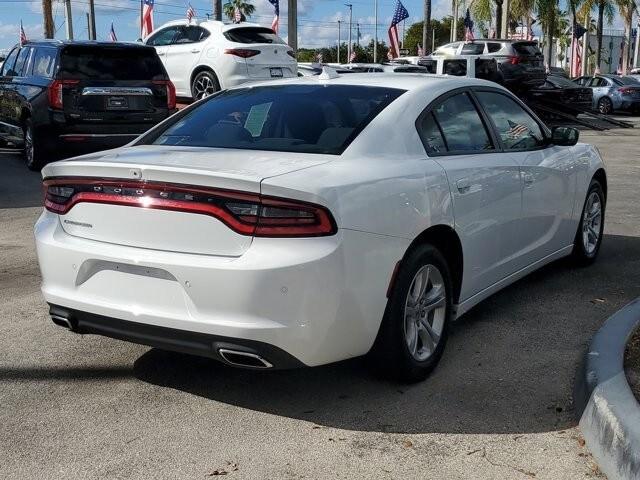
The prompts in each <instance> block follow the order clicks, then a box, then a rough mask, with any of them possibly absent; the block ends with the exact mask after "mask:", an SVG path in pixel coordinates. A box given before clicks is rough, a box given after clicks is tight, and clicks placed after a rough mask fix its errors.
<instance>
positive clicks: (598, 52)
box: [596, 1, 604, 73]
mask: <svg viewBox="0 0 640 480" xmlns="http://www.w3.org/2000/svg"><path fill="white" fill-rule="evenodd" d="M603 28H604V2H602V1H601V2H600V3H598V26H597V29H598V30H597V31H596V73H600V62H601V60H602V30H603Z"/></svg>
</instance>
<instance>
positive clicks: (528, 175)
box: [522, 173, 533, 187]
mask: <svg viewBox="0 0 640 480" xmlns="http://www.w3.org/2000/svg"><path fill="white" fill-rule="evenodd" d="M522 181H523V182H524V186H525V187H529V186H531V184H532V183H533V175H532V174H531V173H524V174H523V175H522Z"/></svg>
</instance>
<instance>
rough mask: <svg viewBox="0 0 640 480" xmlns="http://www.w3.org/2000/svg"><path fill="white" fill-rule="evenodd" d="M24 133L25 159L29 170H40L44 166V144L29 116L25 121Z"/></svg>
mask: <svg viewBox="0 0 640 480" xmlns="http://www.w3.org/2000/svg"><path fill="white" fill-rule="evenodd" d="M23 133H24V161H25V163H26V164H27V168H28V169H29V170H33V171H39V170H40V169H41V168H42V167H43V166H44V158H43V153H44V152H43V146H42V143H41V142H40V140H39V137H38V135H37V134H36V131H35V129H34V128H33V122H32V121H31V118H29V117H27V119H26V120H25V121H24V125H23Z"/></svg>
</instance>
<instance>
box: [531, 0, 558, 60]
mask: <svg viewBox="0 0 640 480" xmlns="http://www.w3.org/2000/svg"><path fill="white" fill-rule="evenodd" d="M536 11H537V13H538V22H539V23H540V26H541V27H542V31H543V32H544V36H545V40H546V42H547V45H546V47H547V55H546V59H547V65H548V66H549V67H551V58H552V56H553V35H554V33H555V32H556V25H555V23H556V16H558V14H559V13H561V12H560V11H559V7H558V0H537V1H536Z"/></svg>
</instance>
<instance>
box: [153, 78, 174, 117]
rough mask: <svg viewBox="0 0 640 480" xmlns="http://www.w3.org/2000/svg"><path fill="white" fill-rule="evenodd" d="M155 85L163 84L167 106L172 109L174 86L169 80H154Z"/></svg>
mask: <svg viewBox="0 0 640 480" xmlns="http://www.w3.org/2000/svg"><path fill="white" fill-rule="evenodd" d="M153 83H155V84H156V85H164V86H165V87H166V89H167V108H168V109H169V110H173V109H174V108H176V87H175V85H174V84H173V82H172V81H171V80H154V81H153Z"/></svg>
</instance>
